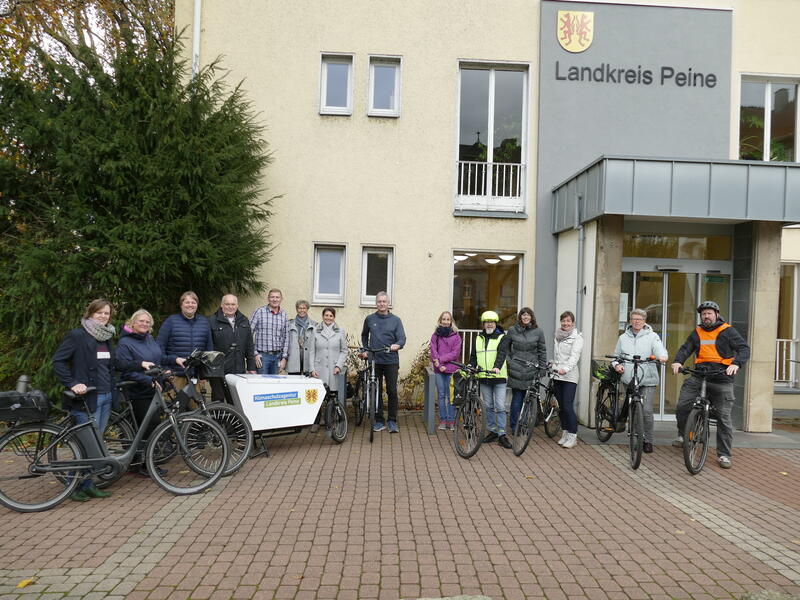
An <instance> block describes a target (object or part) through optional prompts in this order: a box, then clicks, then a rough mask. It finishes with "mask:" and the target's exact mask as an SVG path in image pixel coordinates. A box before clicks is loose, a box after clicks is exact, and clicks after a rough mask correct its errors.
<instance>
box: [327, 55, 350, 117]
mask: <svg viewBox="0 0 800 600" xmlns="http://www.w3.org/2000/svg"><path fill="white" fill-rule="evenodd" d="M330 63H338V64H344V65H347V67H348V70H347V106H328V105H326V104H325V98H326V97H327V92H328V64H330ZM354 71H355V58H354V55H353V54H341V53H330V52H324V53H323V54H322V57H321V60H320V76H319V114H321V115H339V116H350V115H352V114H353V79H354V77H355V74H354Z"/></svg>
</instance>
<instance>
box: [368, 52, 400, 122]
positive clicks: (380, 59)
mask: <svg viewBox="0 0 800 600" xmlns="http://www.w3.org/2000/svg"><path fill="white" fill-rule="evenodd" d="M375 65H392V66H393V67H395V71H394V98H395V102H394V109H386V108H375ZM402 73H403V59H402V57H400V56H387V55H377V54H375V55H370V57H369V88H368V91H367V94H368V98H367V115H368V116H370V117H394V118H397V117H399V116H400V102H401V98H402V94H401V91H402V81H403V76H402Z"/></svg>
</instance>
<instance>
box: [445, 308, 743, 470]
mask: <svg viewBox="0 0 800 600" xmlns="http://www.w3.org/2000/svg"><path fill="white" fill-rule="evenodd" d="M697 312H698V314H699V316H700V324H699V325H697V326H696V328H695V330H694V331H692V333H691V334H690V335H689V337H688V338H687V340H686V342H685V343H684V344H683V345H682V346H681V347H680V349H679V350H678V352H677V354H676V355H675V360H674V362H673V363H672V372H673V373H674V374H677V373H678V372H679V369H680V367H681V366H682V365H683V363H684V362H685V361H686V360H687V359H688V358H689V357H690V356H691V355H692V354H695V355H696V359H695V368H697V369H700V370H712V371H714V372H715V377H714V378H712V379H711V380H710V381H709V383H708V390H709V398H710V400H711V402H712V403H713V404H714V406H715V407H716V409H717V415H718V426H717V459H718V462H719V465H720V466H721V467H722V468H725V469H727V468H730V467H731V446H732V439H733V425H732V422H731V409H732V406H733V400H734V395H733V378H734V376H735V375H736V373H737V372H738V370H739V367H740V366H741V365H743V364H744V363H745V362H746V361H747V360H748V358H749V356H750V348H749V346H748V345H747V343H746V342H745V340H744V339H743V338H742V336H741V335H740V334H739V333H738V332H737V331H736V330H735V329H734V328H733V327H731V326H730V324H728V323H726V322H725V321H724V320H723V319H722V317H721V316H720V311H719V306H718V305H717V304H716V303H715V302H712V301H706V302H703V303H701V304H700V305H699V306H698V307H697ZM629 316H630V322H629V325H628V326H627V327H626V329H625V331H623V333H622V334H621V335H620V336H619V339H618V340H617V344H616V347H615V348H614V355H615V356H630V357H633V356H642V357H650V356H653V357H655V358H657V359H658V361H660V362H661V363H665V362H666V361H667V359H668V353H667V349H666V348H665V346H664V344H663V343H662V341H661V338H660V337H659V336H658V334H657V333H656V332H655V331H654V330H653V328H652V327H650V326H649V325H648V324H647V312H646V311H644V310H641V309H638V308H637V309H634V310H632V311H631V312H630V315H629ZM499 321H500V318H499V316H498V314H497V313H496V312H494V311H491V310H489V311H486V312H484V313H483V314H482V315H481V327H482V330H481V332H480V333H479V334H478V335H477V336H475V338H474V340H473V343H472V347H471V348H470V358H469V363H470V364H471V365H473V366H478V367H480V368H481V371H480V372H479V373H478V375H477V377H478V378H479V379H480V391H481V397H482V401H483V408H484V415H485V420H486V428H487V430H488V432H487V434H486V437H485V438H484V440H483V441H484V443H486V442H493V441H497V442H498V443H499V444H500V445H501V446H502V447H503V448H511V442H510V441H509V439H508V435H509V433H511V434H513V432H514V430H515V429H516V425H517V418H518V416H519V414H520V409H521V408H522V401H523V399H524V397H525V393H526V391H527V390H528V388H529V386H530V385H531V382H532V381H533V379H534V377H535V376H536V370H535V369H533V368H531V365H532V364H534V365H538V366H540V367H545V366H547V365H549V368H550V369H552V371H553V372H554V393H555V397H556V399H557V401H558V403H559V407H560V409H561V423H562V427H563V434H562V436H561V439H559V440H558V443H559V445H561V446H562V447H563V448H573V447H575V445H576V444H577V442H578V439H577V431H578V419H577V415H576V412H575V392H576V391H577V385H578V380H579V375H580V373H579V369H578V363H579V361H580V358H581V352H582V351H583V336H582V335H581V334H580V332H579V331H578V330H577V328H576V327H575V315H574V314H573V313H572V312H570V311H564V312H563V313H562V314H561V316H560V317H559V321H560V327H559V328H558V329H557V330H556V332H555V339H554V353H553V360H552V362H550V363H548V361H547V346H546V344H545V337H544V334H543V333H542V330H541V329H540V328H539V327H538V324H537V322H536V317H535V316H534V314H533V311H532V310H531V309H530V308H528V307H525V308H523V309H521V310H520V311H519V313H518V314H517V322H516V323H515V324H514V325H512V326H511V327H510V328H509V330H508V331H507V332H506V331H504V330H503V329H502V327H501V326H500V324H499ZM462 343H463V341H462V339H461V336H460V334H459V333H458V330H457V328H456V326H455V324H454V323H453V316H452V314H451V313H449V312H447V311H445V312H443V313H442V314H441V315H440V316H439V321H438V323H437V327H436V330H435V331H434V333H433V335H432V336H431V341H430V350H431V364H432V367H433V370H434V373H435V374H436V385H437V389H438V399H439V419H440V421H439V429H453V426H454V419H455V407H454V406H453V405H452V400H451V397H450V379H451V377H452V374H453V373H455V372H456V371H457V370H458V366H457V365H455V364H454V362H456V361H457V360H458V359H459V357H460V356H461V347H462ZM612 366H613V367H614V369H615V370H616V372H617V373H619V374H620V379H621V382H622V384H623V385H626V386H627V385H628V384H629V383H630V382H631V380H632V379H633V377H634V373H633V367H632V365H631V364H630V363H628V362H625V361H616V360H615V361H613V362H612ZM639 368H640V369H641V373H640V375H639V384H640V389H641V392H642V404H643V407H644V411H643V416H644V443H643V451H644V452H646V453H651V452H653V426H654V419H653V400H654V398H655V392H656V388H657V386H658V383H659V369H658V366H657V365H656V364H654V363H652V362H651V363H646V364H643V365H640V367H639ZM508 387H510V388H511V406H510V408H509V411H508V420H509V423H508V425H509V427H508V429H507V428H506V409H505V399H506V389H507V388H508ZM699 387H700V380H699V378H697V377H690V378H689V379H687V380H686V381H685V382H684V384H683V386H682V387H681V392H680V396H679V398H678V404H677V407H676V416H677V426H678V437H677V438H676V439H675V442H674V443H675V445H681V444H682V443H683V437H682V436H683V429H684V427H685V424H686V418H687V416H688V414H689V411H690V410H691V408H692V404H693V402H694V399H695V398H696V396H697V393H698V390H699ZM627 412H628V407H627V404H626V403H624V402H622V403H621V406H620V413H619V415H618V418H617V427H618V429H617V430H618V431H624V430H625V427H626V421H627Z"/></svg>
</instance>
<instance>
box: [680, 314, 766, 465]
mask: <svg viewBox="0 0 800 600" xmlns="http://www.w3.org/2000/svg"><path fill="white" fill-rule="evenodd" d="M697 312H698V313H700V325H698V326H697V327H696V328H695V330H694V331H693V332H692V333H691V334H690V335H689V337H688V338H686V341H685V342H684V344H683V346H681V347H680V348H679V349H678V353H677V354H676V355H675V362H673V363H672V372H673V373H674V374H675V375H677V374H678V370H679V369H680V368H681V367H682V366H683V363H684V361H685V360H686V359H687V358H689V357H690V356H691V355H692V354H696V355H697V356H696V358H695V369H698V370H703V371H714V372H715V375H714V376H713V377H710V378H708V380H707V382H708V387H707V393H708V398H709V400H710V401H711V403H712V405H713V406H714V407H715V408H716V409H717V417H718V418H717V460H718V461H719V466H720V467H722V468H723V469H730V468H731V444H732V442H733V424H732V422H731V409H732V408H733V399H734V396H733V378H734V376H735V375H736V373H737V371H738V370H739V367H741V366H742V365H743V364H744V363H746V362H747V359H748V358H750V346H748V345H747V342H745V341H744V338H743V337H742V336H741V335H739V332H738V331H736V330H735V329H734V328H733V327H731V326H730V324H728V323H726V322H725V321H723V320H722V318H721V317H720V316H719V305H718V304H717V303H716V302H711V301H709V300H707V301H705V302H703V303H702V304H700V306H698V307H697ZM700 385H701V380H700V378H699V377H689V378H688V379H687V380H686V381H684V382H683V386H682V387H681V393H680V396H679V397H678V406H677V407H676V409H675V413H676V417H677V419H678V439H676V440H675V445H682V444H683V430H684V428H685V426H686V418H687V417H688V416H689V412H690V411H691V409H692V405H693V404H694V399H695V398H697V396H698V395H699V393H700Z"/></svg>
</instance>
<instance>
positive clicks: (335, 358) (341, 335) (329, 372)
mask: <svg viewBox="0 0 800 600" xmlns="http://www.w3.org/2000/svg"><path fill="white" fill-rule="evenodd" d="M335 318H336V309H334V308H332V307H330V306H326V307H325V308H323V309H322V322H321V323H318V324H317V326H316V327H314V336H313V338H312V339H311V342H312V343H311V344H309V346H310V347H309V352H310V356H309V359H310V362H309V364H310V365H312V367H313V369H314V370H313V371H312V373H311V376H312V377H317V378H318V379H321V380H322V382H323V383H324V384H326V385H327V386H328V389H329V390H330V392H329V393H330V394H331V395H332V398H333V399H334V400H338V395H339V387H338V380H339V378H338V377H337V375H339V373H341V372H342V371H343V370H344V363H345V361H346V360H347V334H346V333H345V332H344V329H342V328H341V327H339V326H338V325H337V324H336V321H334V319H335ZM316 430H317V425H314V426H313V427H312V428H311V431H312V432H313V431H316Z"/></svg>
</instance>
